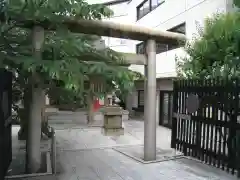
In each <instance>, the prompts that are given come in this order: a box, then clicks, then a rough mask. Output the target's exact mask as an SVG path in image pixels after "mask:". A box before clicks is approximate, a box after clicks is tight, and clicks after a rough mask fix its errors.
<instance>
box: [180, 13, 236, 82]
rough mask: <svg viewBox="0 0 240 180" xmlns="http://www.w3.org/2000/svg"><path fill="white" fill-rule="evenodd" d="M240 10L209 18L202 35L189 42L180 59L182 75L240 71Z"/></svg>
mask: <svg viewBox="0 0 240 180" xmlns="http://www.w3.org/2000/svg"><path fill="white" fill-rule="evenodd" d="M239 29H240V13H239V12H236V13H228V14H218V15H215V16H213V17H212V18H208V19H206V21H205V25H204V28H203V29H199V36H198V37H197V38H195V39H193V40H192V41H191V42H189V43H188V44H187V45H186V48H185V51H186V53H187V56H186V57H183V58H179V59H178V72H179V75H180V76H183V77H188V78H211V77H238V76H239V75H240V71H239V67H240V60H239V57H240V48H239V47H240V44H239V42H240V31H239Z"/></svg>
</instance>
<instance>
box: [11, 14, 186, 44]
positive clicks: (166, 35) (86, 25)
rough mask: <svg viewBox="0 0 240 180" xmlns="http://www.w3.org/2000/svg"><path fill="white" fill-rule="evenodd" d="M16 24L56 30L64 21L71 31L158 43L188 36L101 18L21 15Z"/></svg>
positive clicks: (175, 42) (177, 41) (176, 40)
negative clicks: (37, 19)
mask: <svg viewBox="0 0 240 180" xmlns="http://www.w3.org/2000/svg"><path fill="white" fill-rule="evenodd" d="M15 20H16V26H20V27H25V28H32V27H33V26H34V25H36V22H37V24H38V25H40V26H42V27H44V28H45V29H46V30H55V29H56V28H57V26H56V24H59V23H62V24H63V25H65V26H66V27H68V29H69V30H70V31H71V32H74V33H84V34H92V35H98V36H108V37H115V38H122V39H132V40H139V41H147V40H148V39H154V40H156V42H157V43H162V44H169V45H171V44H178V43H179V41H181V42H182V41H186V36H185V35H183V34H180V33H173V32H169V31H161V30H158V29H153V28H148V27H144V26H139V25H134V24H121V23H116V22H111V21H101V20H83V19H76V18H70V17H69V18H65V19H64V20H62V17H61V18H59V19H58V18H56V21H55V22H50V21H48V20H39V21H33V20H31V19H26V18H25V17H20V15H19V17H18V18H16V19H15Z"/></svg>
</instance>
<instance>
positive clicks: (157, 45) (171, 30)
mask: <svg viewBox="0 0 240 180" xmlns="http://www.w3.org/2000/svg"><path fill="white" fill-rule="evenodd" d="M181 26H184V28H185V32H184V33H181V32H178V31H176V29H178V28H180V27H181ZM167 31H169V32H175V33H181V34H184V35H186V22H183V23H180V24H178V25H176V26H174V27H172V28H170V29H168V30H167ZM140 46H144V47H143V48H144V50H143V52H140V50H139V47H140ZM161 46H162V47H163V46H164V44H159V43H157V44H156V54H160V53H162V52H166V51H158V49H159V48H161ZM166 48H167V51H170V50H172V49H176V48H175V46H172V47H171V46H170V47H168V46H167V45H166ZM145 50H146V45H145V43H144V42H140V43H138V44H136V54H145Z"/></svg>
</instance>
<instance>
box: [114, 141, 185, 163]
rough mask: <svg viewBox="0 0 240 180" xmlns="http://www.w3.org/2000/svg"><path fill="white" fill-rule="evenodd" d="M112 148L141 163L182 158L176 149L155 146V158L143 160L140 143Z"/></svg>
mask: <svg viewBox="0 0 240 180" xmlns="http://www.w3.org/2000/svg"><path fill="white" fill-rule="evenodd" d="M113 149H114V150H115V151H117V152H120V153H121V154H124V155H126V156H128V157H130V158H132V159H134V160H136V161H138V162H141V163H143V164H149V163H157V162H162V161H169V160H175V159H179V158H183V154H182V153H181V152H178V151H176V150H175V149H161V148H157V149H156V159H155V160H152V161H146V160H144V147H143V146H142V145H136V146H128V147H127V146H125V147H116V148H113Z"/></svg>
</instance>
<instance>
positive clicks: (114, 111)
mask: <svg viewBox="0 0 240 180" xmlns="http://www.w3.org/2000/svg"><path fill="white" fill-rule="evenodd" d="M102 112H103V117H104V123H103V128H102V133H103V134H104V135H106V136H120V135H123V134H124V128H123V126H122V124H123V122H122V116H123V109H122V108H121V107H119V106H111V105H110V106H105V107H104V108H103V111H102Z"/></svg>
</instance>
